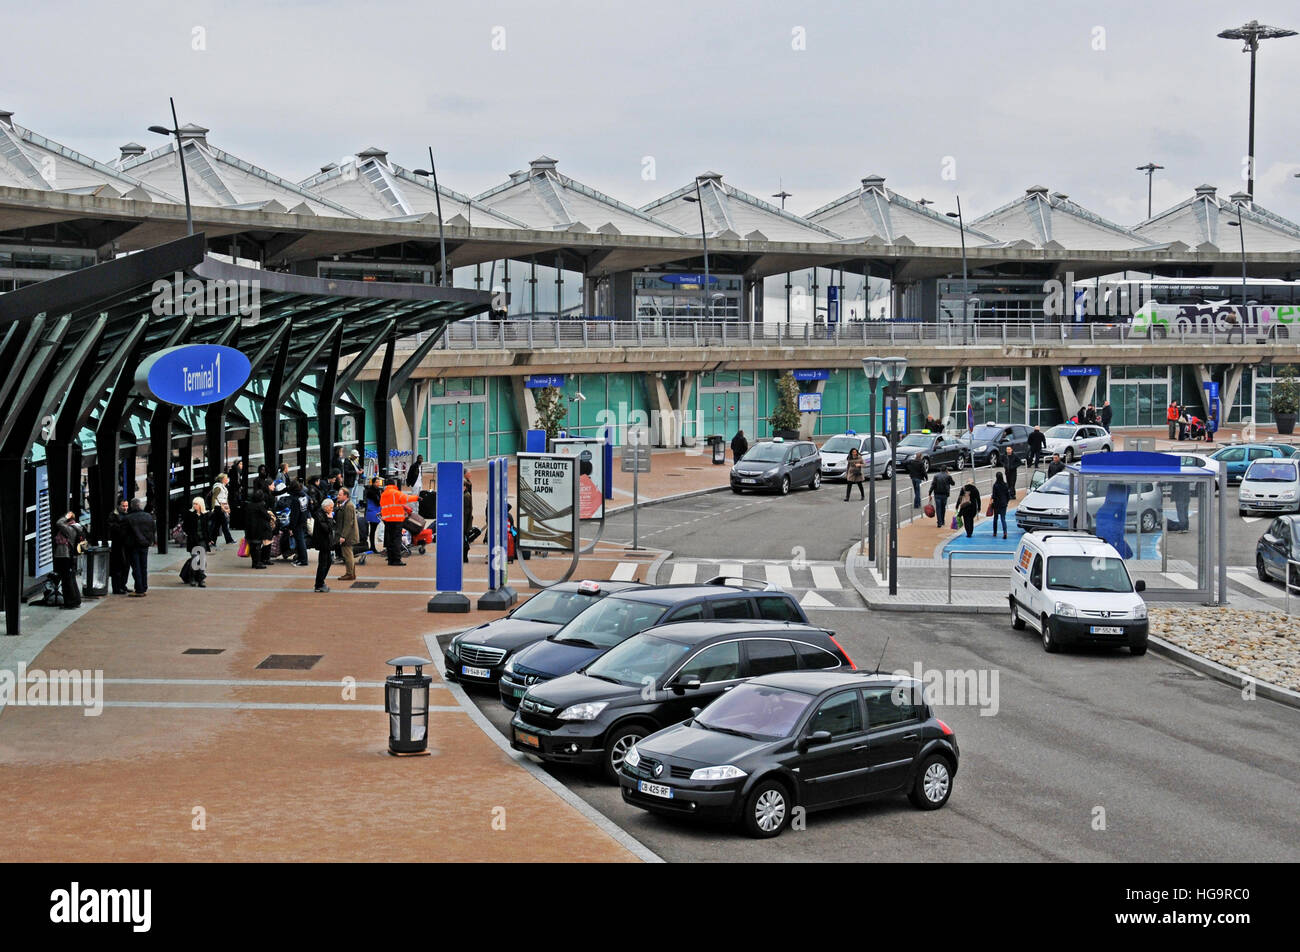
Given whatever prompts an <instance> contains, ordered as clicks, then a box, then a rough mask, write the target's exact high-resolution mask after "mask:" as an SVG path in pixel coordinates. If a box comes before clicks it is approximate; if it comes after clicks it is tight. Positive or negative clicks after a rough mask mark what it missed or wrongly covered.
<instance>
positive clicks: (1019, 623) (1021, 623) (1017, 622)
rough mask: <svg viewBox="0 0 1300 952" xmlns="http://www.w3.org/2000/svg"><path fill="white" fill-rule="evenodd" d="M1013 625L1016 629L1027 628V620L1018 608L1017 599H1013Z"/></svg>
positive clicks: (1022, 629)
mask: <svg viewBox="0 0 1300 952" xmlns="http://www.w3.org/2000/svg"><path fill="white" fill-rule="evenodd" d="M1011 627H1012V628H1014V629H1015V630H1016V631H1024V630H1025V620H1024V619H1023V618H1021V617H1020V612H1018V611H1017V610H1016V600H1015V599H1014V598H1013V599H1011Z"/></svg>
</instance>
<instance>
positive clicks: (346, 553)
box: [335, 486, 361, 582]
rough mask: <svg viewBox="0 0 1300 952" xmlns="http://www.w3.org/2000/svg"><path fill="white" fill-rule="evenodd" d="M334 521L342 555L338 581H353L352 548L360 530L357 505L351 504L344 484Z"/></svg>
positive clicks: (353, 557)
mask: <svg viewBox="0 0 1300 952" xmlns="http://www.w3.org/2000/svg"><path fill="white" fill-rule="evenodd" d="M335 521H336V522H338V533H339V554H340V555H342V556H343V574H342V575H340V576H339V581H341V582H355V581H356V580H357V559H356V556H355V554H354V553H353V549H354V547H355V546H356V545H357V543H358V542H360V541H361V530H360V527H358V526H357V507H356V506H354V505H353V504H352V493H350V492H348V490H347V487H346V486H345V487H344V488H343V489H340V490H339V501H338V511H337V514H336V516H335Z"/></svg>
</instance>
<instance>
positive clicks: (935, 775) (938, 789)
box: [907, 754, 952, 810]
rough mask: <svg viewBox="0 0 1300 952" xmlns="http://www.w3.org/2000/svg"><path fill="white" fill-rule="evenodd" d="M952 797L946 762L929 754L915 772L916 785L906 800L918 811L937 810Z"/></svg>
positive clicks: (936, 755)
mask: <svg viewBox="0 0 1300 952" xmlns="http://www.w3.org/2000/svg"><path fill="white" fill-rule="evenodd" d="M950 796H952V769H951V768H950V767H949V766H948V761H947V759H945V758H944V757H941V756H939V755H938V754H931V755H930V756H929V757H927V758H926V759H925V762H924V763H922V764H921V769H920V770H919V771H917V774H916V783H914V784H913V785H912V792H911V793H909V794H908V795H907V798H908V799H909V800H911V801H912V806H914V807H916V808H917V809H918V810H937V809H939V808H940V807H941V806H943V805H944V804H945V803H947V802H948V798H949V797H950Z"/></svg>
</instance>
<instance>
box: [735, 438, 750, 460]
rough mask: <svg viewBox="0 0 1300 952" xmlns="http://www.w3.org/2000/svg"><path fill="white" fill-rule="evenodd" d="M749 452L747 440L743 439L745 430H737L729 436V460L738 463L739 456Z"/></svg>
mask: <svg viewBox="0 0 1300 952" xmlns="http://www.w3.org/2000/svg"><path fill="white" fill-rule="evenodd" d="M748 452H749V440H747V439H745V431H744V430H737V431H736V435H735V436H733V437H732V438H731V461H732V462H733V463H739V462H740V458H741V457H742V456H744V455H745V454H746V453H748Z"/></svg>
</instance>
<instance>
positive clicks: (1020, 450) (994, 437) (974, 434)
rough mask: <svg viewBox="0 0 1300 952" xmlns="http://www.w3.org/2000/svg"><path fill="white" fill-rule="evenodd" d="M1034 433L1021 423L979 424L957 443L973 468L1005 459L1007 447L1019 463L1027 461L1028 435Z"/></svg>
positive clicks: (1030, 427)
mask: <svg viewBox="0 0 1300 952" xmlns="http://www.w3.org/2000/svg"><path fill="white" fill-rule="evenodd" d="M1033 432H1034V428H1033V427H1032V426H1025V425H1024V424H1022V423H981V424H979V425H978V426H976V427H975V429H974V430H972V431H971V432H970V433H969V434H968V435H966V436H962V437H961V438H960V439H959V442H960V443H961V444H962V446H963V448H964V449H965V451H966V454H967V458H968V459H967V461H968V462H970V463H971V465H973V466H983V465H985V464H986V463H990V462H992V461H993V460H1000V459H1005V458H1006V455H1007V447H1008V446H1009V447H1011V449H1012V451H1013V452H1014V453H1015V454H1016V458H1017V459H1018V460H1020V462H1022V463H1024V462H1027V461H1028V459H1029V434H1030V433H1033Z"/></svg>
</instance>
